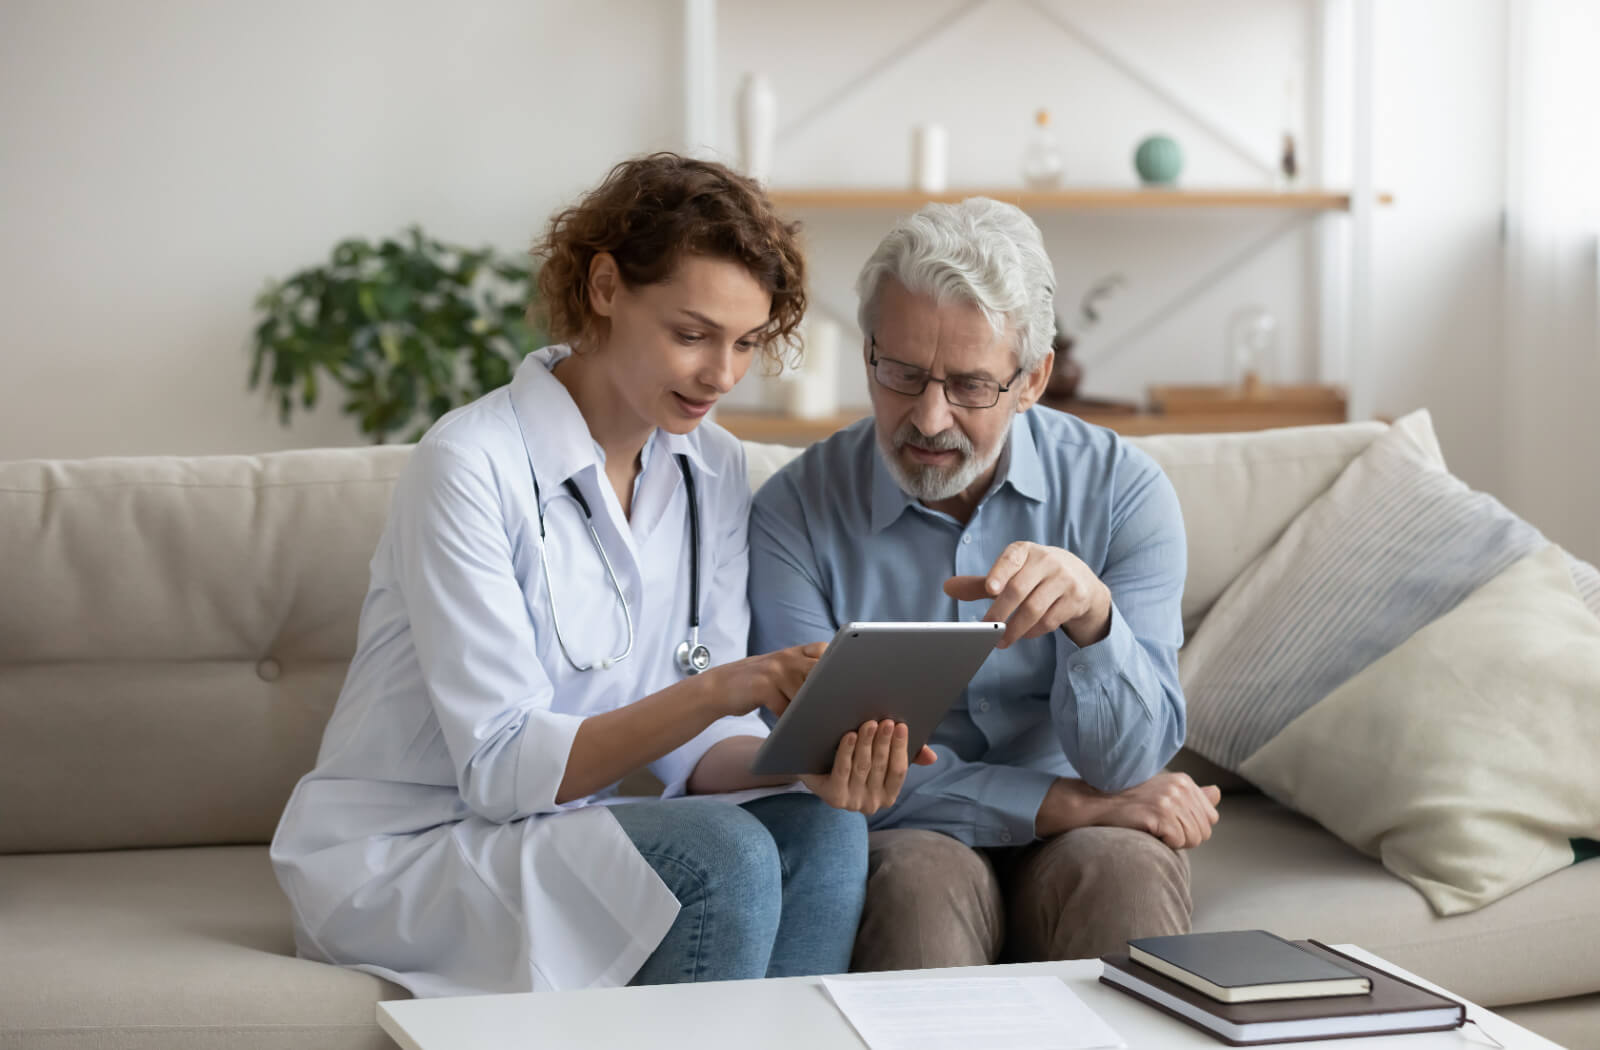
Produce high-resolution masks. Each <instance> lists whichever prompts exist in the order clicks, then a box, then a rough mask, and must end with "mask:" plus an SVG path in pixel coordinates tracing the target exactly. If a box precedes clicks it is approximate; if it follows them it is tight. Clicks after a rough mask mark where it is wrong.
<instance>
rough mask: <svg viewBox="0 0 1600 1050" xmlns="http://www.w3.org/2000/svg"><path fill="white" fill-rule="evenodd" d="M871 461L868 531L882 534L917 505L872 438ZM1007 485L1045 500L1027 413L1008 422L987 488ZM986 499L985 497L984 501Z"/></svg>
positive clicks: (1037, 500)
mask: <svg viewBox="0 0 1600 1050" xmlns="http://www.w3.org/2000/svg"><path fill="white" fill-rule="evenodd" d="M873 453H874V455H873V457H872V531H873V532H874V533H878V532H882V531H883V530H884V529H886V528H888V527H889V526H890V525H893V524H894V523H895V522H896V521H898V520H899V519H900V515H902V514H904V513H905V512H906V508H907V507H910V506H913V505H915V504H916V503H917V501H916V500H915V499H914V498H912V497H911V496H910V495H909V494H907V493H906V491H905V490H904V489H902V488H901V487H900V483H899V482H898V481H896V480H895V478H894V474H893V473H892V472H891V471H890V470H889V465H888V464H887V463H886V462H884V458H883V449H882V447H881V446H879V445H878V443H877V435H876V434H874V435H873ZM1005 485H1010V486H1011V487H1012V488H1013V489H1015V490H1016V492H1017V495H1019V496H1022V497H1023V498H1025V499H1029V500H1032V501H1033V502H1035V503H1043V502H1044V497H1045V485H1044V464H1042V463H1041V462H1040V461H1039V448H1038V446H1037V445H1035V444H1034V442H1033V429H1032V428H1031V427H1029V426H1028V421H1027V413H1025V412H1019V413H1017V415H1016V417H1015V418H1014V419H1012V421H1011V433H1010V434H1008V435H1007V436H1006V448H1005V450H1004V451H1003V452H1001V453H1000V460H999V464H998V466H997V480H996V481H995V482H994V483H992V484H991V485H990V486H989V491H990V492H991V493H992V492H996V491H998V490H999V489H1000V488H1001V487H1002V486H1005ZM984 498H985V499H988V496H987V495H986V496H985V497H984Z"/></svg>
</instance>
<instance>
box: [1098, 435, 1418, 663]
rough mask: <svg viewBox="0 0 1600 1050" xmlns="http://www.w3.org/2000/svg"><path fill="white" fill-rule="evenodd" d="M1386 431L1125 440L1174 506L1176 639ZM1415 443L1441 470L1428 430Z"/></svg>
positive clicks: (1189, 631) (1192, 629)
mask: <svg viewBox="0 0 1600 1050" xmlns="http://www.w3.org/2000/svg"><path fill="white" fill-rule="evenodd" d="M1386 429H1387V428H1386V427H1385V426H1384V425H1383V424H1382V423H1339V424H1332V425H1329V426H1320V427H1288V428H1285V429H1282V430H1264V431H1256V432H1253V433H1246V434H1162V435H1156V436H1152V437H1137V438H1130V439H1129V440H1130V443H1132V444H1133V445H1136V446H1137V447H1139V448H1141V449H1143V450H1144V451H1145V452H1148V453H1149V454H1150V455H1151V457H1152V458H1154V459H1155V461H1156V462H1157V463H1158V464H1160V466H1161V469H1162V470H1164V471H1165V472H1166V475H1167V477H1168V478H1169V479H1170V480H1171V482H1172V487H1173V488H1174V489H1175V490H1176V491H1177V493H1178V502H1179V504H1180V505H1181V506H1182V507H1183V527H1184V531H1185V532H1186V533H1187V535H1188V541H1189V574H1188V577H1187V578H1186V579H1185V580H1184V584H1183V631H1184V634H1185V636H1187V637H1193V636H1194V634H1195V631H1196V629H1197V628H1198V627H1199V626H1200V622H1201V620H1203V619H1204V618H1205V617H1206V615H1207V614H1208V613H1209V612H1210V610H1211V607H1212V605H1214V604H1215V603H1216V601H1217V599H1218V598H1219V597H1221V595H1222V592H1223V591H1224V590H1225V589H1226V588H1227V586H1228V585H1229V584H1230V583H1232V582H1233V579H1234V577H1236V576H1238V575H1239V573H1240V572H1242V571H1243V570H1244V568H1245V567H1246V566H1248V565H1249V564H1250V563H1251V562H1253V561H1255V560H1256V558H1258V557H1260V556H1261V554H1262V553H1263V552H1265V551H1266V550H1267V549H1268V548H1269V547H1271V546H1272V545H1273V544H1274V543H1276V542H1277V540H1278V537H1279V536H1281V535H1282V534H1283V530H1284V529H1286V528H1288V526H1289V523H1290V522H1292V521H1293V520H1294V519H1295V518H1296V517H1297V516H1298V515H1299V514H1300V512H1301V511H1302V510H1304V509H1305V508H1306V505H1307V504H1308V503H1310V502H1311V501H1312V500H1314V499H1316V498H1317V497H1318V496H1320V495H1321V494H1322V493H1323V492H1325V491H1326V490H1327V488H1328V486H1330V485H1332V484H1333V483H1334V481H1335V480H1336V479H1337V478H1338V477H1339V475H1340V473H1341V472H1343V471H1344V469H1345V468H1346V467H1347V466H1349V464H1350V461H1351V460H1353V459H1355V458H1356V457H1357V456H1359V455H1360V454H1361V453H1362V452H1363V451H1365V450H1366V448H1367V446H1368V445H1370V444H1372V442H1373V441H1374V440H1375V439H1377V438H1378V437H1379V436H1380V435H1382V434H1383V433H1384V432H1385V430H1386ZM1420 437H1421V440H1423V441H1424V442H1425V444H1426V447H1427V448H1428V454H1429V455H1430V456H1431V457H1432V458H1433V459H1434V460H1436V461H1437V462H1439V463H1440V464H1442V463H1443V462H1444V457H1443V456H1442V455H1441V454H1440V453H1439V446H1438V442H1437V440H1436V439H1435V438H1434V436H1433V431H1432V429H1431V427H1427V428H1425V433H1423V434H1422V435H1420Z"/></svg>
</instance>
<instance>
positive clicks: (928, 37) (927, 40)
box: [777, 0, 989, 142]
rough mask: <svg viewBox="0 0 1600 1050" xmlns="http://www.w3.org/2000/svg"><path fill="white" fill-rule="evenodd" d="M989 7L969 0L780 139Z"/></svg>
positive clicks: (814, 108)
mask: <svg viewBox="0 0 1600 1050" xmlns="http://www.w3.org/2000/svg"><path fill="white" fill-rule="evenodd" d="M988 4H989V0H968V2H967V3H965V4H963V5H961V6H960V7H958V8H956V10H954V11H952V12H950V13H949V14H948V15H945V16H944V17H943V18H941V19H939V20H938V21H936V22H934V23H933V24H932V25H930V26H929V27H928V28H926V29H924V30H923V31H922V32H920V33H918V34H917V35H916V36H914V37H912V38H911V39H910V40H907V41H906V42H905V43H903V44H901V45H900V46H899V47H897V48H895V49H894V50H892V51H890V52H889V53H888V54H886V55H884V56H883V57H882V58H880V59H878V60H877V61H875V62H873V63H872V64H870V65H869V66H868V67H867V68H866V70H864V71H863V72H862V73H861V74H859V75H858V76H856V77H855V78H854V79H852V80H849V81H847V82H845V83H844V84H842V85H840V86H839V87H838V88H837V89H835V90H834V91H833V92H832V93H831V94H829V95H828V96H827V97H826V98H824V99H823V100H822V101H821V102H818V103H817V104H816V105H814V106H812V107H811V108H810V109H808V110H806V111H805V112H804V113H802V114H800V115H799V116H798V117H795V118H794V119H793V120H791V121H790V122H789V123H788V124H786V125H784V126H783V127H782V128H780V129H778V136H777V140H778V141H779V142H782V141H784V140H785V139H790V138H793V137H794V136H796V135H798V134H799V133H800V132H801V131H803V130H805V129H806V128H807V127H808V126H810V125H811V124H813V123H815V122H816V121H818V120H821V119H822V118H823V117H824V116H826V115H827V114H828V112H829V111H830V110H832V109H835V108H837V107H838V106H840V105H842V104H843V103H844V100H845V99H847V98H849V97H850V96H851V95H854V94H855V93H856V92H858V91H861V90H863V89H864V88H866V86H867V85H868V84H871V83H872V82H873V81H875V80H877V79H878V78H880V77H882V76H884V75H886V74H887V73H889V71H890V70H892V69H894V68H895V67H896V66H899V65H901V64H902V63H904V62H905V61H906V60H907V59H909V58H911V56H913V55H915V54H916V53H917V52H918V51H921V50H922V49H923V48H925V47H927V46H928V45H929V44H931V43H933V42H934V41H935V40H936V39H938V38H939V37H940V36H942V35H944V34H945V33H946V32H948V31H949V30H950V29H951V28H953V27H954V26H955V25H956V24H957V23H959V22H962V21H965V20H966V18H967V16H969V15H971V14H972V13H974V12H975V11H977V10H978V9H979V8H982V7H986V6H988Z"/></svg>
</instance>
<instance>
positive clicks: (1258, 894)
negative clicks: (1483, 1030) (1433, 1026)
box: [1189, 795, 1600, 1007]
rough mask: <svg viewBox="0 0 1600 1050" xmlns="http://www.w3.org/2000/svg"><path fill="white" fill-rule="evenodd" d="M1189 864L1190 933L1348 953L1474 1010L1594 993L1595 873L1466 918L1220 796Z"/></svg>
mask: <svg viewBox="0 0 1600 1050" xmlns="http://www.w3.org/2000/svg"><path fill="white" fill-rule="evenodd" d="M1220 811H1221V814H1222V819H1221V820H1220V821H1219V822H1218V823H1217V826H1216V829H1215V831H1214V833H1213V834H1212V837H1211V840H1210V841H1209V842H1207V843H1206V844H1205V845H1203V846H1201V847H1199V848H1198V849H1196V850H1193V851H1191V852H1190V854H1189V858H1190V869H1191V872H1192V881H1193V898H1194V928H1195V930H1197V931H1201V932H1207V931H1216V930H1238V929H1255V928H1262V929H1268V930H1271V931H1272V932H1273V933H1276V934H1279V935H1281V936H1284V937H1315V938H1316V939H1317V940H1320V941H1324V942H1327V943H1340V942H1348V943H1353V944H1359V945H1361V946H1362V947H1363V948H1366V949H1368V950H1370V951H1373V952H1376V953H1377V954H1378V955H1381V956H1382V957H1384V958H1385V959H1389V960H1391V961H1392V962H1394V963H1396V964H1397V965H1399V966H1403V967H1405V968H1406V969H1408V970H1411V971H1412V972H1413V973H1416V974H1418V975H1419V976H1422V977H1425V978H1427V979H1428V980H1430V981H1434V982H1435V983H1437V984H1441V985H1443V986H1444V987H1446V988H1448V989H1450V990H1451V991H1453V992H1455V993H1457V994H1459V995H1462V996H1465V997H1466V998H1468V999H1471V1000H1473V1001H1475V1002H1478V1003H1481V1004H1483V1005H1484V1006H1490V1007H1493V1006H1497V1005H1500V1004H1504V1003H1521V1002H1530V1001H1534V1000H1539V999H1550V998H1558V997H1562V996H1577V995H1587V994H1591V993H1594V992H1600V952H1596V951H1595V950H1594V946H1595V945H1596V944H1600V909H1597V908H1595V906H1594V902H1595V901H1596V900H1600V864H1596V863H1589V864H1578V865H1574V866H1572V867H1569V868H1564V869H1562V870H1561V871H1558V872H1556V873H1555V874H1554V875H1551V876H1550V877H1549V878H1546V879H1541V880H1540V881H1538V882H1536V883H1534V884H1533V885H1532V886H1529V887H1527V888H1526V889H1523V890H1521V891H1519V892H1517V893H1513V894H1511V895H1510V896H1509V897H1505V898H1504V899H1502V900H1499V901H1496V902H1495V903H1493V904H1491V905H1489V906H1487V907H1485V908H1480V909H1479V910H1477V911H1475V912H1472V913H1470V914H1467V915H1456V916H1452V917H1450V918H1440V917H1438V916H1437V915H1435V914H1434V912H1433V910H1432V908H1430V907H1429V906H1428V902H1427V901H1426V900H1425V899H1424V898H1423V896H1422V895H1421V894H1420V893H1418V892H1417V891H1416V890H1415V889H1413V888H1412V887H1411V886H1409V885H1407V884H1406V883H1404V882H1401V881H1400V880H1399V879H1397V878H1395V877H1394V876H1393V875H1391V874H1389V872H1388V871H1386V870H1385V869H1384V868H1383V866H1382V865H1380V864H1379V863H1378V862H1377V861H1374V860H1371V859H1370V858H1368V857H1365V856H1363V855H1362V854H1361V853H1359V852H1357V851H1356V850H1355V849H1352V848H1351V847H1350V846H1347V845H1345V844H1344V843H1342V842H1340V841H1339V840H1338V839H1336V838H1334V837H1333V836H1332V835H1329V834H1328V833H1327V832H1326V831H1324V830H1323V829H1322V828H1321V827H1319V826H1318V825H1317V824H1316V823H1315V822H1314V821H1312V820H1310V819H1308V818H1306V817H1302V816H1300V815H1298V814H1296V813H1293V812H1291V811H1289V810H1287V809H1285V808H1283V807H1282V806H1280V805H1278V804H1277V803H1275V802H1273V801H1272V800H1271V799H1269V798H1266V797H1265V796H1261V795H1254V796H1250V795H1246V796H1236V797H1229V798H1227V799H1224V800H1223V803H1222V806H1221V807H1220Z"/></svg>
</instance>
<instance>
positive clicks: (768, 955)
mask: <svg viewBox="0 0 1600 1050" xmlns="http://www.w3.org/2000/svg"><path fill="white" fill-rule="evenodd" d="M611 813H612V815H613V816H615V817H616V818H617V822H618V823H619V824H621V825H622V830H623V831H625V832H627V834H628V837H629V838H630V839H632V840H633V844H634V846H635V847H636V848H637V849H638V850H639V853H640V854H641V855H642V856H643V857H644V859H645V860H646V862H648V863H649V865H650V867H651V868H653V869H655V872H656V874H657V875H659V876H661V881H663V882H665V883H666V884H667V888H668V889H670V890H671V891H672V894H673V896H675V897H677V898H678V903H679V904H680V905H681V906H682V910H680V911H679V912H678V918H677V920H676V921H675V922H673V924H672V928H671V929H669V930H668V931H667V935H666V937H665V938H663V939H662V941H661V944H660V945H659V946H658V947H657V948H656V950H655V951H654V952H653V953H652V954H651V955H650V958H648V959H646V960H645V963H644V966H643V967H641V968H640V970H639V972H638V974H637V975H635V976H634V978H633V983H634V984H676V983H680V982H684V981H732V980H741V979H745V978H751V977H793V976H799V975H803V974H819V973H844V972H845V971H846V970H848V969H849V967H850V949H851V946H852V944H854V942H855V936H856V925H857V923H859V922H860V920H861V905H862V901H863V900H864V899H865V896H866V887H867V824H866V821H865V819H863V818H862V816H861V814H859V813H846V812H843V811H841V810H837V809H834V808H833V807H831V806H829V805H828V804H827V803H825V802H823V801H822V800H821V799H819V798H817V797H816V796H814V795H808V794H801V793H798V792H796V793H792V794H785V795H770V796H768V797H766V798H758V799H755V800H753V801H750V802H746V803H745V804H744V805H742V806H736V805H732V804H730V803H727V802H719V801H717V800H715V799H696V798H677V799H665V800H662V799H654V800H650V801H645V802H630V803H626V804H624V805H619V806H612V807H611Z"/></svg>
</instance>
